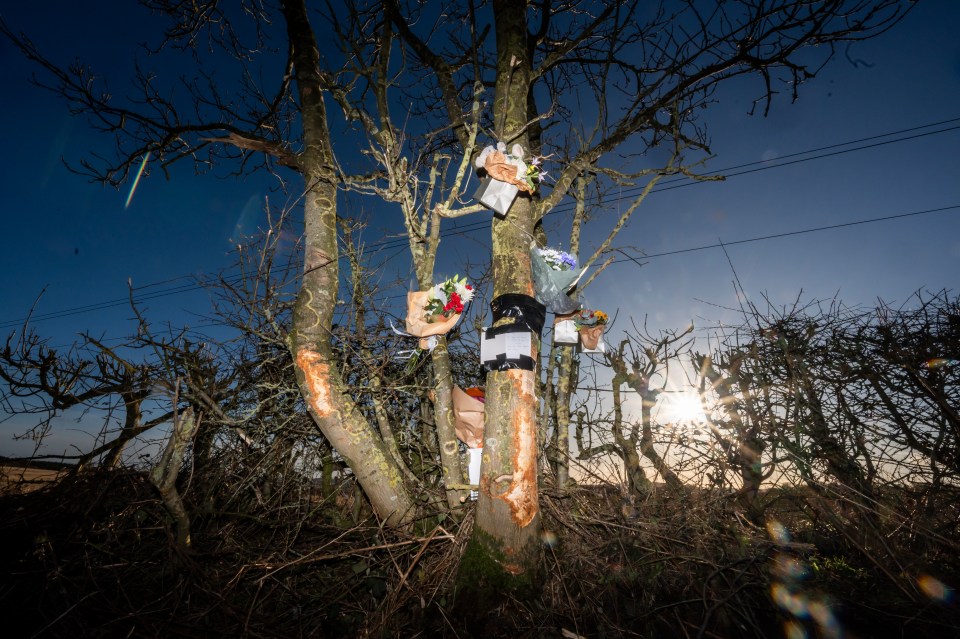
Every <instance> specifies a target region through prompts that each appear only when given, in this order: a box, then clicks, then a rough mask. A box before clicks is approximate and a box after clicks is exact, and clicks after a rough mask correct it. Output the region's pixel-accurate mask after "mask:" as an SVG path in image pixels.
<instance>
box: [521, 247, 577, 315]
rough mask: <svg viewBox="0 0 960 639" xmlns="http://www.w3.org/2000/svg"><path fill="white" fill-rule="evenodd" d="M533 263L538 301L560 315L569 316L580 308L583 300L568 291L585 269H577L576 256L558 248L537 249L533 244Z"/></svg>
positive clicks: (531, 262)
mask: <svg viewBox="0 0 960 639" xmlns="http://www.w3.org/2000/svg"><path fill="white" fill-rule="evenodd" d="M530 265H531V266H532V268H533V289H534V293H535V295H536V296H537V301H538V302H540V303H541V304H544V305H546V307H547V308H548V309H549V310H550V311H552V312H554V313H556V314H558V315H566V314H568V313H572V312H574V311H575V310H577V309H578V308H580V303H579V302H577V300H575V299H573V298H572V297H570V295H568V294H567V292H568V291H569V290H570V289H571V288H573V287H574V286H576V284H577V282H579V281H580V278H581V277H582V276H583V269H582V268H577V256H576V255H572V254H571V253H567V252H565V251H561V250H558V249H552V248H537V246H536V245H535V244H531V245H530Z"/></svg>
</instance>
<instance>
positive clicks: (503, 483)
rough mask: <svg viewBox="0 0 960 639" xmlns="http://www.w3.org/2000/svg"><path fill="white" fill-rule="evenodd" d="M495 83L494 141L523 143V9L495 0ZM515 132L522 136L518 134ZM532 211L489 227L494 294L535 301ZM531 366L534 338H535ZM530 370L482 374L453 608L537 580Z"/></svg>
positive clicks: (472, 605)
mask: <svg viewBox="0 0 960 639" xmlns="http://www.w3.org/2000/svg"><path fill="white" fill-rule="evenodd" d="M493 11H494V20H495V23H496V34H497V82H496V95H495V98H494V108H493V118H494V122H495V132H496V134H497V137H498V139H499V140H503V141H506V140H509V141H511V143H515V144H520V145H522V146H523V148H524V150H526V151H529V149H530V146H529V139H528V136H527V135H526V133H525V132H524V133H521V131H522V130H523V128H524V125H525V124H526V119H527V117H526V116H527V109H528V104H527V100H528V96H529V92H530V76H531V63H530V59H529V57H528V54H527V44H526V35H527V29H526V3H522V2H515V1H513V0H495V1H494V3H493ZM518 133H519V135H518ZM533 213H534V212H533V207H532V205H531V202H530V200H529V198H527V197H526V196H521V197H518V198H517V199H516V200H515V201H514V203H513V206H512V207H511V208H510V210H509V211H508V213H507V216H506V218H505V219H494V221H493V225H492V226H493V296H494V298H496V297H498V296H500V295H504V294H510V293H515V294H522V295H527V296H533V277H532V273H531V266H530V250H529V247H530V241H531V239H532V238H533V223H534V215H533ZM531 341H532V344H533V345H532V349H531V353H530V355H531V357H533V358H534V361H536V359H537V356H538V353H539V350H540V349H539V339H533V340H531ZM535 375H536V374H535V372H534V371H526V370H507V371H493V372H490V373H488V374H487V390H486V394H487V400H486V421H485V427H484V428H485V431H484V448H483V465H482V467H481V472H480V491H479V492H480V495H479V499H478V501H477V514H476V523H475V525H474V529H473V537H472V538H471V540H470V543H469V544H468V546H467V550H466V553H465V555H464V558H463V561H462V562H461V565H460V573H459V575H458V582H459V586H460V596H459V598H458V607H460V608H462V609H464V610H467V609H468V608H469V609H473V612H474V613H475V614H478V615H482V614H484V613H485V612H486V611H487V610H489V609H490V608H491V607H492V606H494V605H496V604H497V602H498V601H502V597H501V593H502V592H511V593H512V594H513V595H515V596H516V595H519V596H521V597H522V596H524V595H529V594H532V592H533V591H534V588H533V586H534V585H535V584H536V581H537V570H536V568H537V565H538V558H539V541H540V505H539V498H538V491H537V433H536V425H537V406H538V402H537V393H536V379H535Z"/></svg>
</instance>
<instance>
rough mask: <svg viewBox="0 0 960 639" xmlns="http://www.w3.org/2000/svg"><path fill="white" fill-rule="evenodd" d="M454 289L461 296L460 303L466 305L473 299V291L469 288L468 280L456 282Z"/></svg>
mask: <svg viewBox="0 0 960 639" xmlns="http://www.w3.org/2000/svg"><path fill="white" fill-rule="evenodd" d="M453 287H454V289H456V293H457V295H459V296H460V301H461V302H463V303H464V304H466V303H467V302H469V301H470V300H472V299H473V289H470V288H467V282H466V279H464V281H462V282H456V283H455V284H454V285H453Z"/></svg>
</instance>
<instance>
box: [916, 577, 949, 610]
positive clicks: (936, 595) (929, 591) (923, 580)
mask: <svg viewBox="0 0 960 639" xmlns="http://www.w3.org/2000/svg"><path fill="white" fill-rule="evenodd" d="M917 585H918V586H920V590H922V591H923V594H925V595H926V596H928V597H930V598H931V599H933V600H934V601H940V602H944V603H946V602H949V601H951V600H952V599H953V588H951V587H950V586H948V585H947V584H945V583H943V582H942V581H940V580H939V579H937V578H936V577H931V576H930V575H920V577H919V578H918V579H917Z"/></svg>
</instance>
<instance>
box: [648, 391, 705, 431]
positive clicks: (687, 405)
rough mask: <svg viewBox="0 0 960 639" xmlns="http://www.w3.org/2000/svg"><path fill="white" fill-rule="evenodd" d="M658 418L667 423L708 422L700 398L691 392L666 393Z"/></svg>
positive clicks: (661, 399) (661, 402)
mask: <svg viewBox="0 0 960 639" xmlns="http://www.w3.org/2000/svg"><path fill="white" fill-rule="evenodd" d="M659 404H660V405H659V411H658V417H659V418H660V420H662V421H663V422H666V423H673V424H702V423H703V422H704V421H706V419H707V418H706V415H704V413H703V406H702V405H701V404H700V397H699V396H697V394H696V393H693V392H689V391H678V392H673V393H664V394H663V395H661V396H660V402H659Z"/></svg>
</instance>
